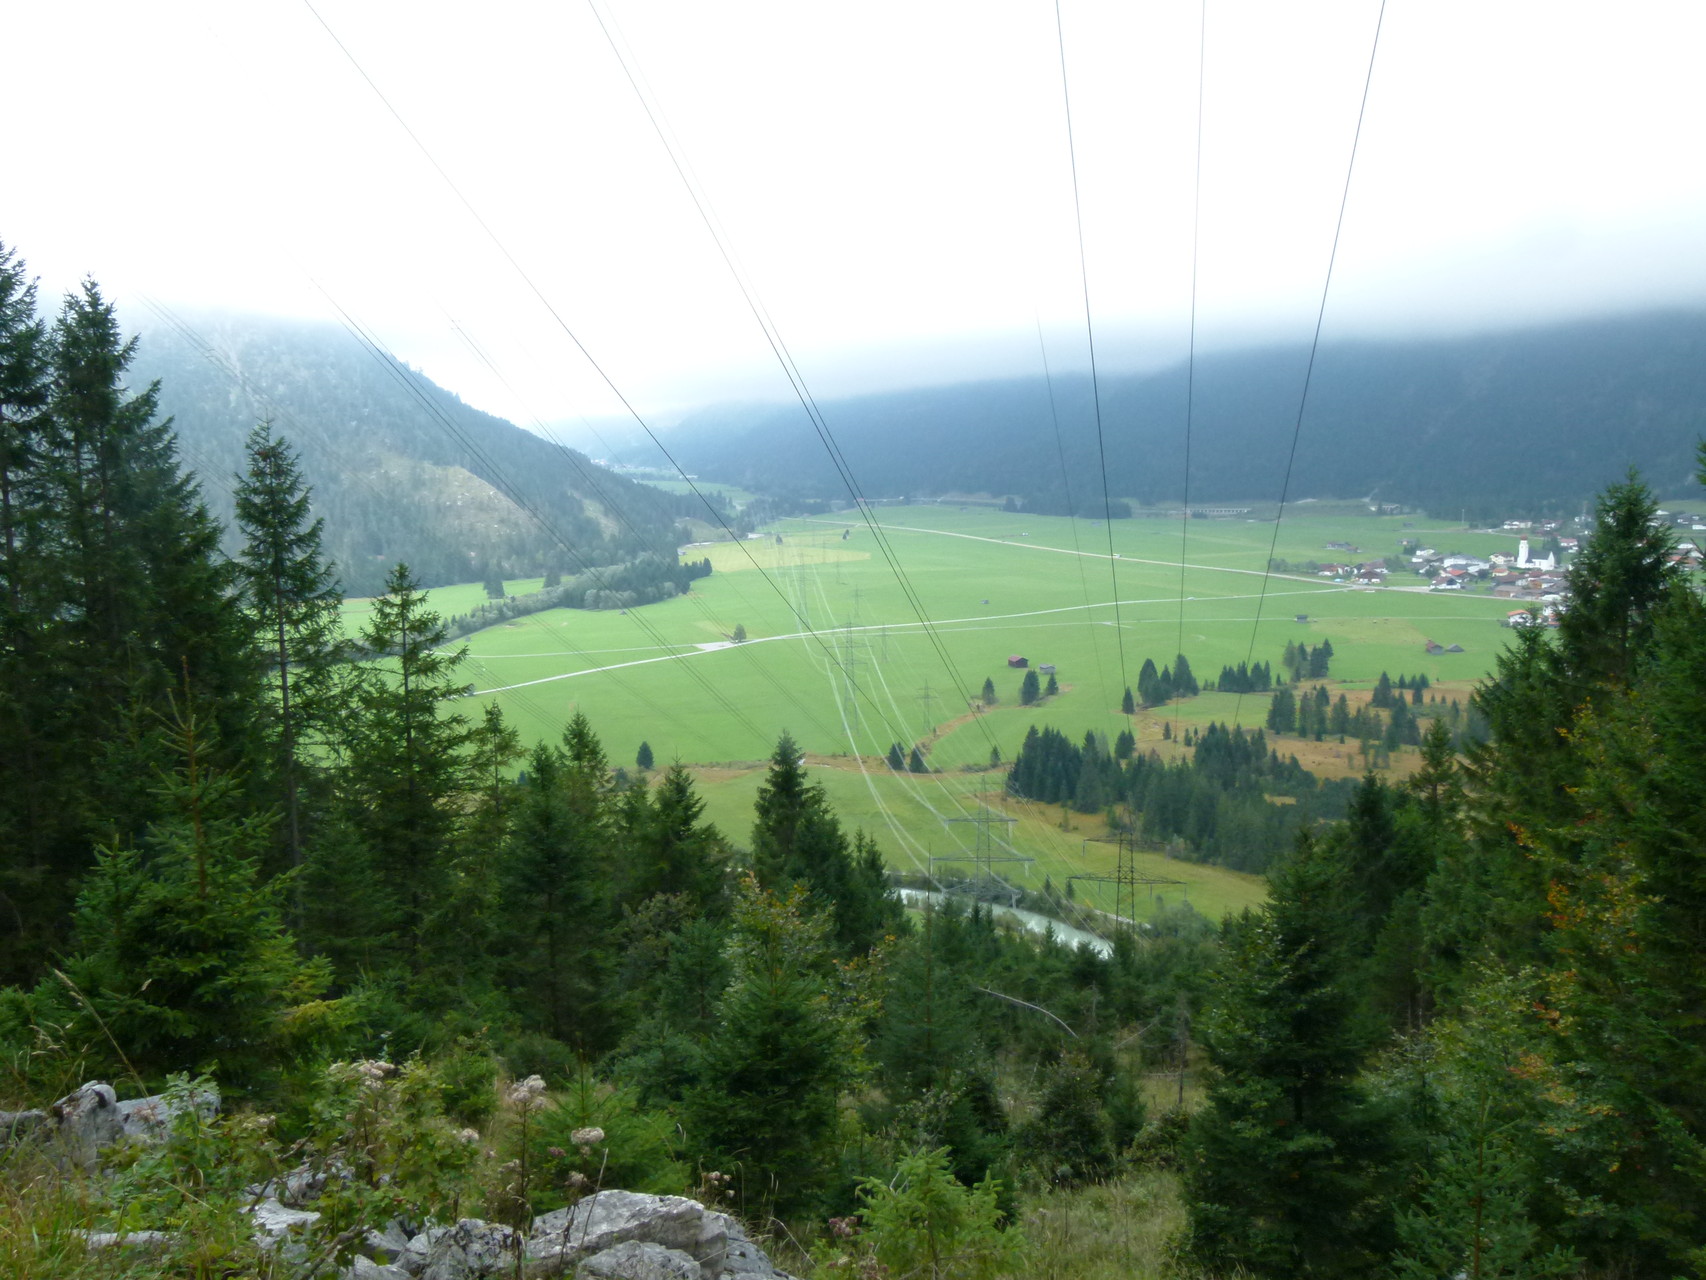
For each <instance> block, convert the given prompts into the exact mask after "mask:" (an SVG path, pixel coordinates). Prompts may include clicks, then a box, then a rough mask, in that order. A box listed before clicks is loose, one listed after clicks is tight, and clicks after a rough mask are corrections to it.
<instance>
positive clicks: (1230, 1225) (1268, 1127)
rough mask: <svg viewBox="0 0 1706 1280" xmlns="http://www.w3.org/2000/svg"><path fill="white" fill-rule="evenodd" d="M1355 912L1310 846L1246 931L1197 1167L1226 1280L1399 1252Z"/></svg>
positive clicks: (1203, 1254)
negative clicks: (1360, 1009) (1367, 1086)
mask: <svg viewBox="0 0 1706 1280" xmlns="http://www.w3.org/2000/svg"><path fill="white" fill-rule="evenodd" d="M1344 902H1345V898H1344V884H1343V878H1342V872H1341V870H1340V868H1339V866H1338V864H1337V859H1336V857H1335V856H1334V855H1333V854H1332V853H1331V851H1329V850H1326V849H1324V848H1323V847H1321V846H1319V845H1316V844H1314V843H1313V842H1311V841H1309V840H1308V839H1307V838H1302V839H1300V842H1299V845H1298V848H1297V851H1296V853H1295V854H1294V855H1293V856H1292V858H1291V859H1290V860H1289V861H1288V862H1287V863H1286V864H1284V866H1283V867H1282V868H1281V869H1280V871H1279V872H1278V873H1277V874H1276V875H1275V876H1274V879H1273V891H1272V899H1271V902H1270V904H1269V906H1268V907H1266V908H1265V909H1264V910H1263V911H1262V912H1260V913H1259V914H1256V915H1254V916H1246V917H1245V919H1244V920H1243V921H1242V922H1241V923H1240V924H1238V925H1237V927H1236V928H1235V929H1234V931H1233V937H1232V939H1231V941H1230V944H1229V950H1228V954H1227V957H1226V960H1225V962H1224V963H1223V966H1222V968H1221V971H1220V995H1219V1001H1218V1004H1217V1005H1216V1006H1215V1008H1214V1009H1213V1010H1212V1011H1211V1013H1210V1015H1209V1016H1208V1018H1207V1019H1205V1023H1204V1027H1203V1032H1204V1043H1205V1045H1206V1047H1207V1051H1208V1055H1209V1060H1210V1062H1211V1063H1212V1065H1213V1067H1214V1075H1213V1077H1212V1081H1211V1084H1210V1086H1209V1093H1208V1099H1207V1102H1206V1104H1205V1106H1204V1108H1203V1110H1202V1111H1201V1112H1199V1113H1198V1114H1197V1116H1196V1118H1195V1119H1194V1120H1193V1123H1192V1126H1191V1142H1190V1151H1189V1154H1188V1156H1187V1159H1186V1163H1185V1188H1186V1201H1187V1205H1188V1208H1189V1211H1190V1234H1189V1242H1188V1249H1189V1252H1190V1253H1191V1255H1192V1256H1193V1257H1194V1259H1195V1260H1196V1261H1197V1262H1199V1263H1200V1264H1202V1265H1204V1266H1205V1267H1206V1268H1208V1269H1209V1270H1211V1271H1214V1272H1216V1273H1225V1272H1230V1271H1233V1270H1235V1269H1238V1268H1242V1269H1243V1270H1244V1271H1245V1272H1247V1273H1248V1274H1251V1275H1254V1276H1263V1277H1275V1278H1276V1280H1277V1278H1279V1277H1293V1276H1300V1275H1315V1276H1345V1277H1350V1276H1359V1275H1368V1274H1371V1273H1372V1272H1373V1271H1374V1270H1375V1269H1376V1268H1377V1266H1378V1263H1379V1261H1380V1260H1381V1259H1382V1258H1383V1257H1384V1255H1385V1253H1386V1252H1387V1250H1388V1249H1389V1247H1390V1244H1391V1220H1390V1205H1389V1203H1388V1202H1387V1201H1386V1200H1385V1197H1384V1195H1383V1192H1384V1191H1385V1189H1386V1188H1385V1187H1384V1186H1383V1185H1382V1181H1381V1177H1380V1170H1381V1168H1382V1166H1383V1165H1384V1164H1385V1163H1386V1162H1387V1161H1388V1159H1389V1154H1390V1153H1389V1152H1388V1151H1387V1150H1386V1149H1385V1147H1384V1144H1383V1141H1382V1133H1383V1130H1384V1128H1385V1127H1386V1122H1385V1120H1384V1118H1383V1117H1381V1116H1380V1115H1378V1113H1377V1112H1376V1110H1375V1108H1374V1107H1373V1105H1372V1104H1371V1103H1370V1101H1369V1099H1368V1098H1367V1096H1366V1095H1365V1094H1364V1092H1363V1090H1362V1088H1361V1086H1360V1085H1359V1084H1358V1082H1357V1079H1356V1076H1357V1071H1358V1069H1359V1068H1360V1066H1361V1065H1362V1060H1363V1057H1364V1054H1365V1052H1366V1049H1367V1047H1368V1039H1367V1033H1366V1030H1365V1029H1364V1028H1363V1027H1362V1026H1361V1025H1359V1021H1358V1018H1357V1016H1356V1014H1357V1010H1356V1000H1355V996H1354V993H1353V991H1352V989H1351V987H1350V984H1349V982H1348V978H1349V974H1350V966H1349V955H1348V953H1347V949H1346V942H1347V934H1348V928H1349V921H1348V919H1347V917H1346V912H1345V907H1344Z"/></svg>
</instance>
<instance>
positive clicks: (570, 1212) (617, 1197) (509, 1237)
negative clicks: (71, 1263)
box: [0, 1082, 792, 1280]
mask: <svg viewBox="0 0 1706 1280" xmlns="http://www.w3.org/2000/svg"><path fill="white" fill-rule="evenodd" d="M189 1110H194V1111H195V1112H196V1113H198V1114H200V1115H202V1116H203V1117H205V1118H208V1119H211V1118H212V1117H213V1116H214V1115H216V1114H217V1113H218V1110H219V1094H218V1092H217V1091H215V1090H213V1089H212V1088H203V1089H200V1090H195V1091H189V1092H184V1091H179V1092H176V1093H172V1094H162V1095H158V1096H155V1097H149V1098H134V1099H130V1100H128V1101H122V1102H121V1101H120V1100H119V1098H118V1095H117V1093H116V1091H115V1090H114V1089H113V1087H112V1086H111V1085H109V1084H103V1083H99V1082H93V1083H90V1084H86V1085H84V1086H83V1087H82V1088H81V1089H78V1090H77V1091H75V1092H74V1093H70V1094H67V1095H66V1096H65V1097H63V1098H61V1099H60V1100H59V1101H58V1102H56V1103H54V1104H53V1106H51V1107H48V1108H45V1109H42V1110H37V1111H17V1112H0V1150H3V1149H4V1148H6V1147H7V1146H14V1145H18V1144H21V1143H40V1144H42V1149H43V1150H44V1151H46V1152H47V1153H48V1154H49V1155H50V1156H51V1157H52V1158H53V1159H54V1160H56V1161H58V1162H59V1163H60V1164H62V1165H65V1166H67V1167H75V1168H78V1169H82V1170H85V1171H88V1172H96V1171H98V1170H99V1167H100V1160H101V1154H102V1152H104V1151H106V1150H107V1149H108V1148H110V1147H112V1146H113V1145H114V1144H115V1143H119V1142H125V1141H129V1142H142V1143H156V1142H163V1141H165V1140H166V1139H167V1138H168V1137H170V1135H171V1132H172V1128H173V1125H174V1123H175V1122H176V1121H177V1119H178V1118H179V1117H180V1116H181V1115H184V1114H185V1113H186V1112H187V1111H189ZM340 1176H348V1175H347V1172H345V1171H343V1170H342V1169H341V1168H337V1167H334V1168H333V1169H332V1170H331V1171H330V1172H327V1171H325V1170H314V1169H309V1168H302V1169H298V1170H296V1171H294V1172H292V1173H290V1174H287V1175H284V1176H282V1177H279V1178H275V1179H273V1180H272V1181H271V1182H268V1183H265V1184H264V1185H257V1186H254V1187H251V1188H249V1194H250V1195H251V1196H252V1197H253V1200H252V1203H250V1204H249V1206H248V1208H247V1210H246V1212H247V1213H248V1214H249V1215H250V1218H251V1220H252V1222H253V1230H254V1236H255V1239H256V1241H257V1242H258V1243H259V1244H260V1245H261V1247H262V1248H264V1249H266V1250H267V1251H268V1252H269V1253H271V1254H273V1256H274V1257H275V1258H278V1259H282V1260H284V1261H286V1262H293V1261H297V1260H306V1259H307V1258H308V1257H310V1256H311V1254H312V1251H313V1249H315V1248H317V1247H323V1246H321V1245H317V1244H316V1243H315V1241H314V1234H315V1231H316V1229H317V1226H318V1224H319V1221H320V1214H319V1213H318V1212H317V1211H315V1209H314V1208H313V1204H314V1201H315V1200H316V1199H317V1198H318V1197H319V1196H320V1194H321V1193H322V1192H323V1191H324V1190H325V1187H326V1185H327V1182H328V1180H329V1179H333V1178H337V1177H340ZM85 1238H86V1239H87V1240H88V1243H89V1246H90V1248H91V1249H161V1248H165V1247H168V1246H169V1245H170V1244H171V1243H172V1237H170V1236H169V1235H167V1234H166V1233H163V1232H154V1231H147V1232H127V1233H96V1232H90V1233H87V1235H86V1237H85ZM360 1248H361V1252H362V1254H363V1256H359V1257H357V1258H355V1259H354V1260H353V1261H352V1262H351V1264H350V1265H349V1266H347V1267H345V1268H344V1269H343V1271H342V1272H341V1273H340V1280H484V1278H485V1277H493V1278H494V1280H495V1278H496V1277H500V1276H514V1275H515V1274H516V1273H517V1270H518V1266H517V1264H518V1263H519V1264H520V1265H519V1271H520V1273H521V1274H522V1275H523V1276H526V1277H529V1278H530V1280H544V1278H554V1277H573V1280H792V1277H790V1276H788V1275H787V1273H786V1272H782V1271H778V1270H777V1269H776V1268H775V1267H774V1266H773V1265H772V1264H771V1262H770V1259H769V1258H767V1257H766V1256H765V1255H764V1252H763V1250H761V1249H760V1248H759V1247H758V1246H757V1245H755V1244H753V1242H752V1241H751V1240H750V1239H748V1237H747V1234H746V1232H745V1231H744V1230H743V1229H742V1227H741V1225H740V1223H739V1222H738V1221H736V1220H735V1219H734V1218H732V1217H730V1216H729V1215H728V1214H726V1213H719V1212H717V1211H716V1210H713V1209H707V1208H706V1207H705V1206H704V1205H702V1204H700V1203H699V1202H698V1201H697V1200H689V1199H686V1198H685V1197H683V1196H653V1195H641V1194H639V1193H637V1192H633V1191H601V1192H599V1193H598V1194H597V1195H592V1196H588V1197H587V1198H586V1199H584V1200H581V1201H579V1202H578V1203H576V1204H574V1205H572V1206H570V1207H568V1208H563V1209H558V1210H556V1211H554V1212H552V1213H546V1214H541V1215H540V1216H539V1217H538V1218H536V1219H534V1221H533V1224H532V1227H531V1229H530V1230H529V1231H527V1232H526V1233H522V1232H519V1231H517V1230H516V1229H515V1228H513V1227H507V1226H503V1225H501V1224H499V1223H491V1222H482V1221H480V1220H479V1219H478V1218H464V1219H462V1220H461V1221H459V1222H456V1223H454V1224H452V1225H449V1226H429V1227H426V1228H425V1229H424V1230H421V1229H419V1224H406V1223H403V1222H399V1221H393V1222H390V1223H386V1224H370V1225H369V1228H368V1230H367V1231H366V1233H365V1235H364V1236H363V1238H362V1244H361V1246H360ZM322 1274H326V1273H322Z"/></svg>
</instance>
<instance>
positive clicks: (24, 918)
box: [0, 244, 56, 982]
mask: <svg viewBox="0 0 1706 1280" xmlns="http://www.w3.org/2000/svg"><path fill="white" fill-rule="evenodd" d="M35 303H36V286H35V284H34V282H33V281H29V280H28V279H27V278H26V275H25V268H24V264H23V262H22V261H20V260H19V259H18V258H17V256H16V253H15V251H14V250H12V249H9V248H7V247H6V246H5V245H4V244H0V742H4V743H6V744H7V746H6V749H5V750H4V751H0V844H4V845H5V846H6V848H7V850H8V853H9V856H8V857H6V858H5V859H3V860H0V903H5V904H9V907H10V910H9V912H8V914H10V915H11V917H12V919H13V920H14V922H15V923H16V924H17V925H18V926H19V927H18V928H16V929H15V930H12V931H11V932H12V933H13V935H14V936H13V940H12V943H10V944H0V982H3V981H5V979H6V978H7V977H8V976H10V977H19V978H21V977H23V976H24V972H23V965H24V964H25V963H26V957H28V956H29V955H30V954H31V953H32V952H33V953H34V954H36V955H41V954H45V952H46V950H47V945H46V942H47V939H48V938H49V937H51V936H52V931H53V926H54V924H55V923H56V922H55V921H54V919H53V916H52V912H51V909H44V908H46V904H45V903H43V904H42V905H41V906H38V905H36V903H35V902H33V901H32V898H34V896H35V895H36V894H37V893H39V892H40V890H39V888H38V887H36V886H39V885H40V884H41V882H42V881H43V880H44V879H45V878H46V877H47V876H48V875H49V874H50V871H49V865H50V862H49V860H50V858H51V853H50V846H49V841H48V839H47V836H48V829H49V825H50V824H49V822H48V819H47V814H46V812H45V811H44V808H43V806H44V803H51V802H50V800H49V787H48V778H49V776H50V775H51V772H52V764H51V760H52V756H53V748H52V744H51V740H47V741H44V740H43V739H42V738H41V735H42V733H43V732H44V731H49V724H48V723H47V722H46V721H45V719H44V717H45V716H46V715H47V714H48V710H49V709H48V707H46V706H43V705H41V702H42V700H43V695H44V694H47V692H48V691H47V690H46V689H45V688H43V687H42V684H41V682H39V680H38V678H37V676H36V674H35V671H36V670H37V663H38V662H39V655H38V653H37V650H38V648H39V644H40V641H41V638H42V630H43V627H44V625H45V623H46V618H44V617H43V616H42V614H41V613H40V612H39V611H38V610H37V609H36V607H35V604H36V596H37V593H38V591H39V586H38V585H37V584H34V583H32V582H31V579H32V578H33V577H34V574H33V573H32V567H33V565H34V563H35V558H33V557H31V556H28V555H26V553H25V548H26V547H27V546H29V545H30V543H31V542H32V541H33V539H32V537H31V531H32V528H33V527H34V526H35V525H36V523H37V522H38V521H39V520H40V519H41V518H42V517H43V516H44V515H45V514H46V512H44V511H43V509H42V507H41V505H40V502H39V500H38V499H37V497H36V496H35V494H34V492H33V489H34V487H35V485H36V483H37V481H38V469H39V466H40V455H41V449H42V432H43V431H44V430H45V427H46V423H45V420H44V410H45V408H46V406H47V398H48V373H49V367H50V361H49V353H48V344H47V330H46V326H45V325H43V324H42V322H41V320H40V319H39V317H38V316H37V315H36V310H35ZM26 922H28V923H27V924H26Z"/></svg>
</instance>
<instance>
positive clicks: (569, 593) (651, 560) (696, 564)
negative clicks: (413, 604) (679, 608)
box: [445, 555, 711, 639]
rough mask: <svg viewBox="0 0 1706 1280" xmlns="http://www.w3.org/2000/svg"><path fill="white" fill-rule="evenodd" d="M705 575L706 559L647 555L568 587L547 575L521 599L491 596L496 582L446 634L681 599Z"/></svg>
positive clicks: (448, 624) (453, 619)
mask: <svg viewBox="0 0 1706 1280" xmlns="http://www.w3.org/2000/svg"><path fill="white" fill-rule="evenodd" d="M710 573H711V562H710V560H709V559H705V560H681V561H677V560H676V559H675V558H674V557H673V556H661V555H646V556H642V557H640V559H639V560H636V561H631V562H629V563H628V564H618V565H606V566H604V567H602V568H597V569H592V570H589V571H588V572H587V573H584V574H578V575H576V576H575V577H574V578H571V579H569V580H567V581H565V580H564V579H563V578H562V576H561V575H560V574H556V573H548V574H547V575H546V577H545V585H544V586H543V587H542V588H541V589H540V590H538V591H530V592H528V593H527V594H526V595H520V596H509V595H499V594H497V593H495V592H493V590H492V586H493V585H495V586H497V587H498V588H500V589H501V587H502V586H503V583H502V581H501V580H498V581H496V582H495V583H494V584H489V585H488V586H487V592H488V594H489V595H492V597H493V598H491V599H488V600H486V601H485V602H484V603H481V604H477V605H475V606H474V607H473V608H472V609H470V610H469V611H468V612H467V613H454V614H451V615H450V616H449V617H448V618H446V619H445V633H446V635H447V636H449V637H450V638H451V639H457V638H459V637H461V636H465V635H471V634H472V633H474V632H476V631H479V630H481V629H483V628H485V627H492V626H496V625H497V624H498V623H500V622H508V621H510V620H511V619H514V618H525V617H527V616H528V615H529V614H533V613H543V612H544V611H545V610H547V609H631V608H634V607H636V606H638V605H643V604H656V603H657V602H658V601H660V600H673V599H674V598H675V597H676V596H678V595H681V594H683V593H685V592H686V591H687V590H688V589H689V584H691V583H693V582H695V581H697V580H698V579H700V578H704V577H708V576H709V575H710Z"/></svg>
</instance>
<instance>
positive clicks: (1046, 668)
mask: <svg viewBox="0 0 1706 1280" xmlns="http://www.w3.org/2000/svg"><path fill="white" fill-rule="evenodd" d="M1037 670H1038V671H1040V672H1042V673H1043V674H1044V675H1045V676H1052V675H1053V674H1054V663H1052V662H1045V663H1043V665H1042V666H1040V667H1038V668H1037Z"/></svg>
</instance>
